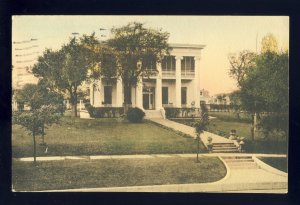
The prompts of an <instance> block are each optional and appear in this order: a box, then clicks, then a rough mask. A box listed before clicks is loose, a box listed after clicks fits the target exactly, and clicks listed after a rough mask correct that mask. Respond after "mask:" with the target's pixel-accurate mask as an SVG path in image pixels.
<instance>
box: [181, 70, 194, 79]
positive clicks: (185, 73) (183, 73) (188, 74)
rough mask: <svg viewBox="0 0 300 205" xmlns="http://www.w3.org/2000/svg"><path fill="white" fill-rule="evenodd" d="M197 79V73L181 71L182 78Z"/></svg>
mask: <svg viewBox="0 0 300 205" xmlns="http://www.w3.org/2000/svg"><path fill="white" fill-rule="evenodd" d="M194 77H195V71H192V70H182V71H181V78H188V79H189V78H194Z"/></svg>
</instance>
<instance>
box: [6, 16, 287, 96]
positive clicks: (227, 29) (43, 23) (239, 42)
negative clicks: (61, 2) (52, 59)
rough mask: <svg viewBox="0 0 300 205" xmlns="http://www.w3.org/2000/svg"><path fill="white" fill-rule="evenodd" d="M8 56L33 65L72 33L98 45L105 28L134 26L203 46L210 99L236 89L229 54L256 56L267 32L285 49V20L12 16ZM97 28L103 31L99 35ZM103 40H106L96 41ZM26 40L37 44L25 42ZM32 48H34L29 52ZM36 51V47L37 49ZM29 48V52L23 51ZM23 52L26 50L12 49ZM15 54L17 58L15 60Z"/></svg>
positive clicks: (204, 78)
mask: <svg viewBox="0 0 300 205" xmlns="http://www.w3.org/2000/svg"><path fill="white" fill-rule="evenodd" d="M12 18H13V19H12V42H23V43H21V44H14V43H13V44H12V45H13V49H12V55H13V56H12V57H13V59H12V60H13V62H12V64H13V66H14V67H25V66H32V65H33V64H34V62H35V60H36V58H37V56H38V55H42V53H43V51H44V50H45V48H50V49H53V50H57V49H59V48H60V47H61V46H62V45H63V44H65V43H67V42H68V40H69V38H70V37H72V33H79V35H82V34H91V33H92V32H95V34H96V36H97V37H99V39H100V40H105V39H107V38H109V36H110V29H111V28H113V27H120V26H124V25H127V24H128V23H129V22H133V21H137V22H141V23H144V24H145V27H149V28H156V29H160V28H161V29H162V30H163V31H167V32H169V33H170V37H169V43H183V44H201V45H206V47H205V48H204V49H203V50H202V54H201V55H202V56H201V62H200V87H201V88H204V89H206V90H208V91H209V93H210V95H215V94H219V93H229V92H232V91H234V90H236V89H237V87H236V81H235V80H234V79H232V78H230V77H229V75H228V71H229V68H230V65H229V62H228V54H230V53H238V52H240V51H242V50H250V51H253V52H256V51H257V52H259V51H260V43H261V40H262V38H263V37H264V36H266V35H267V34H269V33H272V34H273V35H274V36H275V37H276V38H277V40H278V43H279V48H283V49H287V48H288V45H289V17H287V16H13V17H12ZM100 28H104V29H106V30H103V31H100ZM101 35H104V36H105V37H101ZM30 39H37V40H36V41H30V42H26V41H28V40H30ZM32 46H34V47H32ZM36 46H38V47H36ZM28 47H32V48H28ZM22 48H27V49H25V50H15V49H22ZM16 55H18V56H16Z"/></svg>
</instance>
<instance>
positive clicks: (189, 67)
mask: <svg viewBox="0 0 300 205" xmlns="http://www.w3.org/2000/svg"><path fill="white" fill-rule="evenodd" d="M181 70H182V71H195V59H194V56H184V57H183V59H182V60H181Z"/></svg>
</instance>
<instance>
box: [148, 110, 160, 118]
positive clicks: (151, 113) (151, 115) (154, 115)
mask: <svg viewBox="0 0 300 205" xmlns="http://www.w3.org/2000/svg"><path fill="white" fill-rule="evenodd" d="M144 112H145V119H163V116H162V114H161V111H160V110H145V111H144Z"/></svg>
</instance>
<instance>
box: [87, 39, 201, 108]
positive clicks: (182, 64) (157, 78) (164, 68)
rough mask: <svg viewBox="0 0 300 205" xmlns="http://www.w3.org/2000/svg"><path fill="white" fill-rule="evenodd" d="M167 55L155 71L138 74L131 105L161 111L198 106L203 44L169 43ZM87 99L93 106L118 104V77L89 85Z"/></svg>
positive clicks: (120, 91) (120, 89)
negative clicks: (113, 82) (88, 98)
mask: <svg viewBox="0 0 300 205" xmlns="http://www.w3.org/2000/svg"><path fill="white" fill-rule="evenodd" d="M170 47H171V48H172V49H171V51H170V54H169V55H168V56H165V57H164V58H163V59H162V61H161V62H159V63H157V65H156V73H155V74H154V75H151V76H147V77H141V78H140V81H139V83H138V84H137V86H136V87H133V88H132V90H131V100H132V106H133V107H139V108H142V109H145V110H148V109H149V110H160V109H162V108H163V107H177V108H181V107H200V93H199V90H200V86H199V82H200V80H199V78H200V72H199V70H200V59H201V50H202V49H203V48H204V47H205V46H204V45H190V44H171V45H170ZM90 91H91V92H90V101H91V104H92V105H93V106H95V107H104V106H111V107H121V106H122V104H123V101H124V100H123V96H124V94H123V92H124V89H123V86H122V81H121V79H118V80H117V83H115V84H113V85H109V84H107V83H106V82H105V80H99V81H97V82H96V83H95V86H92V85H91V86H90Z"/></svg>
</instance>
